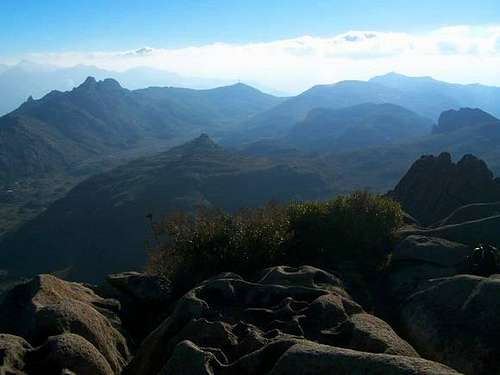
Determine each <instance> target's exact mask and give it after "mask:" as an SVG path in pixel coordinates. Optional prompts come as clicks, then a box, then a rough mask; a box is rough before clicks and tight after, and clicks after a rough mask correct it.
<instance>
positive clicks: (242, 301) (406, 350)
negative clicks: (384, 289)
mask: <svg viewBox="0 0 500 375" xmlns="http://www.w3.org/2000/svg"><path fill="white" fill-rule="evenodd" d="M304 339H305V340H309V341H315V342H318V343H323V344H327V345H330V346H332V347H333V346H340V347H346V348H353V349H356V350H360V351H371V352H374V353H375V352H376V353H390V354H398V355H402V356H405V357H414V358H417V357H418V354H417V352H416V351H415V350H414V349H413V348H412V347H411V346H410V345H409V344H408V343H407V342H405V341H404V340H403V339H401V338H400V337H399V336H398V335H397V334H396V333H395V332H394V331H393V330H392V328H391V327H390V326H389V325H388V324H387V323H385V322H384V321H382V320H381V319H378V318H376V317H374V316H372V315H370V314H367V313H365V312H364V310H363V309H362V308H361V306H359V305H358V304H357V303H356V302H354V301H353V300H352V298H351V297H350V296H349V294H348V293H347V292H346V291H345V290H344V289H343V288H342V282H341V281H340V280H339V279H338V278H337V277H335V276H334V275H332V274H329V273H327V272H324V271H322V270H319V269H317V268H314V267H308V266H304V267H299V268H292V267H274V268H270V269H267V270H265V271H264V272H263V273H262V275H261V277H260V278H259V281H258V282H249V281H245V280H243V279H242V278H241V277H239V276H237V275H234V274H224V275H220V276H218V277H214V278H212V279H210V280H207V281H205V282H203V283H202V284H200V285H199V286H197V287H196V288H194V289H192V290H191V291H190V292H188V293H187V294H186V295H185V296H183V297H182V298H181V299H180V300H179V301H178V302H177V304H176V306H175V309H174V311H173V313H172V314H171V315H170V316H169V317H168V318H167V319H166V320H165V321H164V322H163V323H162V324H161V325H160V327H158V328H157V329H156V330H155V331H153V332H152V333H151V334H150V335H149V336H148V337H147V338H146V339H145V340H144V342H143V344H142V345H141V348H140V349H139V351H138V353H137V354H136V356H135V358H134V359H133V360H132V362H131V363H130V364H129V365H128V366H127V368H126V369H125V371H124V374H126V375H131V374H141V375H153V374H154V375H156V374H158V372H159V371H161V370H162V369H164V371H166V372H165V373H168V374H180V373H188V374H189V373H193V374H194V373H197V372H196V371H199V372H198V373H207V374H212V373H213V374H219V373H220V374H233V373H234V374H240V373H241V374H249V375H250V374H255V375H257V374H263V373H267V372H268V371H270V370H271V367H272V365H273V364H274V362H276V361H277V360H278V358H279V356H280V355H281V354H283V353H284V352H285V351H286V350H287V349H288V348H289V347H290V346H291V345H293V344H294V343H296V342H297V340H304ZM250 363H252V364H250ZM183 364H184V365H183ZM183 366H185V367H183ZM249 369H252V370H249ZM184 371H186V372H184Z"/></svg>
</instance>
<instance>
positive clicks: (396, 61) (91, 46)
mask: <svg viewBox="0 0 500 375" xmlns="http://www.w3.org/2000/svg"><path fill="white" fill-rule="evenodd" d="M0 46H1V48H0V64H1V63H3V64H9V65H10V64H16V63H17V62H19V61H21V60H29V61H32V62H35V63H39V64H44V65H55V66H60V67H70V66H74V65H78V64H85V65H94V66H97V67H99V68H103V69H108V70H114V71H123V70H127V69H131V68H137V67H148V68H154V69H161V70H168V71H170V72H174V73H177V74H181V75H184V76H194V77H202V78H211V79H212V78H216V79H219V80H223V81H226V82H227V81H233V82H234V81H237V80H242V81H246V82H251V83H258V84H260V85H262V86H265V87H272V88H274V89H278V90H281V91H286V92H289V93H296V92H300V91H301V90H304V89H307V88H308V87H310V86H312V85H314V84H319V83H330V82H336V81H339V80H343V79H368V78H370V77H372V76H374V75H378V74H384V73H387V72H389V71H397V72H400V73H403V74H407V75H429V76H433V77H435V78H438V79H442V80H446V81H451V82H460V83H475V82H479V83H484V84H492V85H498V86H500V74H499V70H500V68H499V67H500V0H475V1H472V0H453V1H452V0H441V1H440V0H412V1H396V0H357V1H354V0H342V1H336V0H330V1H326V0H281V1H277V0H245V1H241V0H232V1H230V0H218V1H215V0H163V1H160V0H0ZM145 47H147V48H145Z"/></svg>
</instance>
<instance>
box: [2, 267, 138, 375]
mask: <svg viewBox="0 0 500 375" xmlns="http://www.w3.org/2000/svg"><path fill="white" fill-rule="evenodd" d="M118 310H119V303H118V302H117V301H114V300H110V299H104V298H102V297H99V296H98V295H97V294H95V293H94V292H93V291H92V290H91V289H89V288H87V287H85V286H84V285H82V284H79V283H71V282H66V281H63V280H60V279H58V278H56V277H54V276H51V275H39V276H37V277H35V278H33V279H32V280H30V281H29V282H27V283H24V284H20V285H18V286H16V287H15V288H14V289H12V290H11V291H10V292H9V293H8V294H7V296H6V297H5V299H4V301H3V302H2V304H1V305H0V332H2V333H8V334H11V335H15V336H19V337H22V338H23V339H25V340H26V341H27V342H29V343H30V344H31V345H32V346H33V347H37V349H36V350H34V353H38V354H32V355H30V361H29V362H30V363H28V364H27V365H26V366H27V367H28V368H31V367H33V366H35V368H36V369H37V370H38V369H44V368H50V369H54V368H59V367H58V366H63V365H65V366H68V370H71V371H74V372H75V371H76V370H78V369H79V370H78V371H76V373H77V374H119V373H120V371H121V370H122V368H123V367H124V366H125V364H126V363H127V362H128V360H129V356H130V353H129V350H128V345H127V342H126V339H125V337H124V336H123V334H122V333H121V332H120V330H119V329H120V322H119V319H118V317H117V314H116V313H117V312H118ZM82 366H83V367H82ZM61 368H62V367H61ZM83 369H86V370H83ZM40 371H41V370H40ZM45 373H51V372H45Z"/></svg>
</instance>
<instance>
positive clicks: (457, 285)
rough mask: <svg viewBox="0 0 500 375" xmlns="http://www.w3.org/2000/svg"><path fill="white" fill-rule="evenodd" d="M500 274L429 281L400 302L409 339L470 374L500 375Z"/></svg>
mask: <svg viewBox="0 0 500 375" xmlns="http://www.w3.org/2000/svg"><path fill="white" fill-rule="evenodd" d="M499 296H500V278H499V276H498V275H495V276H491V277H489V278H483V277H478V276H470V275H459V276H454V277H450V278H442V279H435V280H430V281H428V282H427V285H426V286H424V287H422V289H421V290H419V291H418V292H416V293H414V294H413V295H412V296H411V297H410V298H409V299H408V300H407V301H406V302H405V304H404V306H403V309H402V322H403V325H404V328H405V330H406V332H407V334H408V338H409V340H410V341H411V342H412V343H413V344H414V345H415V347H416V348H417V349H418V350H419V352H420V353H421V354H422V355H423V356H425V357H426V358H431V359H433V360H436V361H439V362H441V363H444V364H447V365H449V366H452V367H453V368H455V369H457V370H459V371H463V372H464V373H465V374H470V375H495V374H500V341H499V340H498V335H499V333H500V298H499Z"/></svg>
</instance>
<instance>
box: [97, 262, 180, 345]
mask: <svg viewBox="0 0 500 375" xmlns="http://www.w3.org/2000/svg"><path fill="white" fill-rule="evenodd" d="M99 292H100V293H101V295H106V296H107V297H111V298H113V299H116V300H118V301H120V305H121V309H120V314H119V315H120V318H121V321H122V325H123V327H124V328H125V329H126V330H127V332H128V333H129V335H130V336H131V337H133V338H134V341H135V342H136V343H140V342H141V341H142V340H143V339H144V338H145V337H146V336H147V335H148V334H149V333H150V332H151V331H153V330H154V329H155V328H156V327H158V325H160V323H161V322H162V321H163V319H164V318H165V317H166V316H165V315H166V313H167V311H168V309H169V308H170V302H171V301H172V293H171V289H170V286H169V283H168V282H167V281H166V280H165V279H163V278H161V277H159V276H156V275H148V274H144V273H139V272H122V273H117V274H112V275H109V276H108V277H107V280H106V284H104V286H102V287H101V288H99ZM138 322H141V324H137V323H138Z"/></svg>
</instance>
